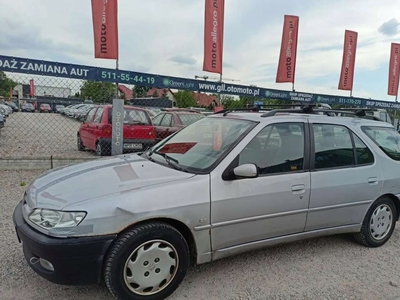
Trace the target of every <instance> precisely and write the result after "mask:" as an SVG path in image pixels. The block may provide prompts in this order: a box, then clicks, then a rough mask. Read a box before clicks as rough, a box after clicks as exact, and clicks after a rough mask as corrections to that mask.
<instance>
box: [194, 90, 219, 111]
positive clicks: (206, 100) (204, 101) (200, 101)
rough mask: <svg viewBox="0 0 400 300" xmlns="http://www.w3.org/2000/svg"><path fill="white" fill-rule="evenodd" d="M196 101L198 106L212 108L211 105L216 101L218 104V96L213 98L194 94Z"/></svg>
mask: <svg viewBox="0 0 400 300" xmlns="http://www.w3.org/2000/svg"><path fill="white" fill-rule="evenodd" d="M193 97H194V100H195V101H196V103H197V105H199V106H206V107H208V106H210V105H211V103H212V102H213V101H214V100H215V101H216V102H217V103H218V97H217V96H211V95H207V94H204V93H195V92H193Z"/></svg>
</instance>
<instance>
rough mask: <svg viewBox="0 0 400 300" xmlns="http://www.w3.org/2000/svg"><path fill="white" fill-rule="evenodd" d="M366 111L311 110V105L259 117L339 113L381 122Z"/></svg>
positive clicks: (333, 114)
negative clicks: (282, 114) (286, 114)
mask: <svg viewBox="0 0 400 300" xmlns="http://www.w3.org/2000/svg"><path fill="white" fill-rule="evenodd" d="M365 111H366V109H362V108H361V109H360V108H359V109H354V110H344V109H313V108H312V106H311V105H308V106H304V107H303V108H302V109H274V110H271V111H269V112H266V113H264V114H262V115H261V117H264V118H265V117H272V116H275V115H276V114H278V113H288V114H291V113H298V114H316V113H324V114H326V115H328V116H336V115H335V113H340V114H348V115H353V116H355V117H362V118H365V119H371V120H375V121H382V122H383V120H382V119H380V118H378V117H375V116H369V115H367V114H366V113H365Z"/></svg>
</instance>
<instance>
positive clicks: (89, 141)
mask: <svg viewBox="0 0 400 300" xmlns="http://www.w3.org/2000/svg"><path fill="white" fill-rule="evenodd" d="M96 110H97V107H95V108H92V109H91V110H90V111H89V113H88V114H87V116H86V119H85V121H84V122H83V123H82V125H81V130H80V136H81V141H82V144H83V145H85V147H88V148H90V149H93V133H92V128H91V124H92V121H93V117H94V115H95V113H96Z"/></svg>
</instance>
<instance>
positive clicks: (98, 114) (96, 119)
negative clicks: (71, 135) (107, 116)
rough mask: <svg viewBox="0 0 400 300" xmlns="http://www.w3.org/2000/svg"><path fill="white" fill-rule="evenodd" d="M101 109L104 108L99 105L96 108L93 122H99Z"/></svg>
mask: <svg viewBox="0 0 400 300" xmlns="http://www.w3.org/2000/svg"><path fill="white" fill-rule="evenodd" d="M103 110H104V108H102V107H99V109H98V110H97V112H96V115H95V117H94V120H93V123H100V122H101V117H102V116H103Z"/></svg>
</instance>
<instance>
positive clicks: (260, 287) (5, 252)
mask: <svg viewBox="0 0 400 300" xmlns="http://www.w3.org/2000/svg"><path fill="white" fill-rule="evenodd" d="M39 173H40V172H38V171H5V172H4V171H3V172H2V173H1V175H0V211H1V212H2V216H1V217H0V228H1V230H2V235H1V236H0V282H1V284H0V299H2V300H9V299H24V300H25V299H30V300H43V299H46V300H47V299H85V300H90V299H96V300H107V299H110V300H111V299H113V298H112V297H111V296H110V294H109V293H108V291H107V289H106V287H105V286H104V285H95V286H89V287H69V286H59V285H55V284H51V283H49V282H47V281H46V280H44V279H42V278H40V277H39V276H37V275H36V274H35V273H34V272H33V271H32V270H31V269H30V268H29V267H28V265H27V263H26V261H25V260H24V258H23V254H22V249H21V245H20V244H18V241H17V238H16V236H15V233H14V229H13V224H12V212H13V209H14V207H15V205H16V203H17V202H18V201H19V199H20V198H21V197H22V194H23V191H24V189H25V187H24V186H21V185H23V184H24V183H26V184H27V183H29V182H30V181H31V180H32V179H33V178H34V177H35V176H37V175H38V174H39ZM398 225H399V224H398ZM399 226H400V225H399ZM399 249H400V227H399V229H397V230H396V231H395V232H394V235H393V236H392V238H391V240H390V241H389V242H388V243H387V244H386V245H385V246H383V247H381V248H378V249H368V248H364V247H362V246H359V245H358V244H356V243H354V242H353V240H352V239H351V238H349V237H347V236H336V237H328V238H321V239H313V240H308V241H303V242H300V243H293V244H288V245H285V246H280V247H275V248H271V249H267V250H263V251H258V252H253V253H249V254H244V255H241V256H237V257H232V258H228V259H225V260H221V261H218V262H215V263H212V264H207V265H204V266H200V267H197V268H194V269H192V270H190V272H189V274H188V276H187V278H186V280H185V281H184V282H183V283H182V285H181V286H180V288H179V289H178V290H177V291H176V293H175V294H174V295H173V296H171V297H170V298H169V299H171V300H178V299H179V300H180V299H190V300H197V299H204V300H210V299H257V300H258V299H260V300H261V299H263V300H265V299H296V300H297V299H318V300H320V299H335V300H337V299H360V300H361V299H362V300H369V299H371V300H383V299H391V300H392V299H398V297H399V296H400V275H399V274H400V271H399V270H400V255H399Z"/></svg>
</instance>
